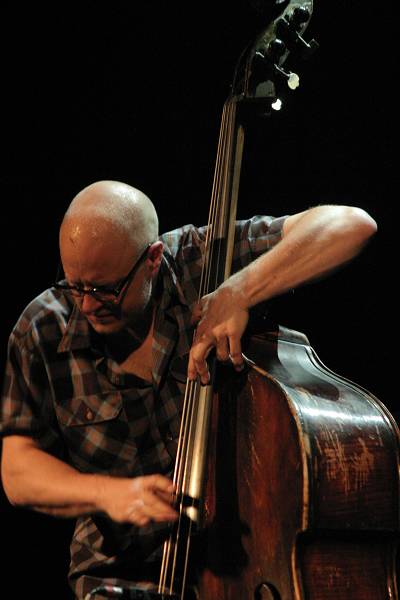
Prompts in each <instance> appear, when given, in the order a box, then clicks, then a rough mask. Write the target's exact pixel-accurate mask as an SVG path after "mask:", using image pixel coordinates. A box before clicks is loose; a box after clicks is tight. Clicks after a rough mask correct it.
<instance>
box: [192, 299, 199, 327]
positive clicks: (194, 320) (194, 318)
mask: <svg viewBox="0 0 400 600" xmlns="http://www.w3.org/2000/svg"><path fill="white" fill-rule="evenodd" d="M201 312H202V311H201V303H200V302H196V304H195V305H194V307H193V309H192V316H191V319H190V322H191V324H192V325H195V324H196V323H198V322H199V321H200V319H201Z"/></svg>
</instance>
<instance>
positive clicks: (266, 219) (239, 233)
mask: <svg viewBox="0 0 400 600" xmlns="http://www.w3.org/2000/svg"><path fill="white" fill-rule="evenodd" d="M287 216H288V215H286V216H283V217H271V216H261V215H258V216H255V217H252V218H251V219H247V220H242V221H237V222H236V230H235V248H234V253H233V265H232V272H236V271H238V270H240V269H242V268H243V267H245V266H247V265H248V264H249V263H251V262H252V261H253V260H255V259H256V258H258V257H259V256H261V254H264V253H265V252H267V251H268V250H271V249H272V248H273V247H274V246H276V244H277V243H278V242H280V240H281V239H282V235H283V233H282V230H283V224H284V222H285V219H286V218H287Z"/></svg>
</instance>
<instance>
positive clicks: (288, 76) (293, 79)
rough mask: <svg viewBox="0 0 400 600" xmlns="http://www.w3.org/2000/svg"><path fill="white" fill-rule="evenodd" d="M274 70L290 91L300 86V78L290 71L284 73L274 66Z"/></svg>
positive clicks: (280, 68)
mask: <svg viewBox="0 0 400 600" xmlns="http://www.w3.org/2000/svg"><path fill="white" fill-rule="evenodd" d="M274 70H275V73H276V74H277V75H279V76H280V77H282V78H283V79H285V80H286V83H287V85H288V87H289V88H290V89H291V90H296V89H297V88H298V87H299V85H300V77H299V76H298V75H297V73H293V72H292V71H285V70H284V69H282V67H279V66H278V65H274Z"/></svg>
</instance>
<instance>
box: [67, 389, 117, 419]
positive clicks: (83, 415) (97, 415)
mask: <svg viewBox="0 0 400 600" xmlns="http://www.w3.org/2000/svg"><path fill="white" fill-rule="evenodd" d="M122 404H123V403H122V396H121V393H120V392H118V391H112V392H101V393H99V394H93V395H86V396H74V397H73V398H71V399H70V400H69V401H68V402H67V403H65V404H62V405H61V404H59V405H57V406H56V412H57V418H58V421H59V423H60V425H61V426H62V427H79V426H85V425H86V426H87V425H100V424H101V423H104V424H106V423H107V422H109V421H112V420H115V419H117V418H118V417H119V415H120V413H121V411H122Z"/></svg>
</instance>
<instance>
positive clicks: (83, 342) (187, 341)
mask: <svg viewBox="0 0 400 600" xmlns="http://www.w3.org/2000/svg"><path fill="white" fill-rule="evenodd" d="M283 221H284V217H281V218H279V219H274V218H272V217H253V218H252V219H250V220H247V221H238V222H237V226H236V236H235V249H234V257H233V269H232V270H233V272H235V271H237V270H239V269H241V268H242V267H244V266H246V265H247V264H248V263H249V262H251V261H252V260H254V258H256V257H257V256H259V255H260V254H262V253H264V252H265V251H267V250H269V249H270V248H272V247H273V246H274V245H275V244H276V243H277V242H278V241H279V240H280V239H281V230H282V224H283ZM205 234H206V228H205V227H203V228H196V227H194V226H193V225H187V226H185V227H182V228H181V229H177V230H175V231H172V232H169V233H167V234H164V235H163V236H161V238H160V239H161V240H162V241H163V242H164V255H163V261H162V265H161V270H160V275H159V279H160V283H161V285H162V297H161V302H160V304H159V306H158V310H157V314H156V321H155V329H154V341H153V359H154V364H153V373H152V379H153V381H152V384H150V383H147V382H145V381H143V380H142V379H139V378H138V377H136V376H134V375H131V374H124V373H121V372H120V371H118V369H117V368H116V364H115V363H114V362H113V360H111V359H110V358H109V357H108V356H107V354H106V352H105V349H104V347H103V344H102V338H101V336H99V335H97V334H94V332H93V330H92V329H91V327H90V325H89V323H88V322H87V320H86V319H85V317H84V316H83V315H82V314H81V313H80V311H79V309H78V308H77V307H76V306H73V305H71V304H70V303H69V301H68V300H67V299H66V297H65V296H64V295H63V294H62V293H61V292H60V291H58V290H55V289H54V288H50V289H48V290H46V291H45V292H43V293H42V294H41V295H40V296H38V297H37V298H36V299H35V300H33V301H32V302H31V303H30V304H29V305H28V307H27V308H26V309H25V311H24V312H23V314H22V315H21V317H20V319H19V320H18V322H17V324H16V326H15V328H14V329H13V331H12V333H11V336H10V341H9V355H8V362H7V369H6V377H5V385H4V393H3V398H2V403H1V420H0V434H1V435H3V436H4V435H12V434H23V435H29V436H32V437H33V438H35V439H37V440H38V442H39V443H40V446H41V447H42V448H43V449H44V450H46V451H48V452H50V453H51V454H53V455H55V456H57V457H59V458H61V459H62V460H64V461H66V462H68V463H69V464H71V465H72V466H74V467H75V468H76V469H78V470H79V471H80V472H82V473H107V474H110V475H114V476H122V477H137V476H140V475H145V474H150V473H163V474H165V475H168V476H170V475H171V474H172V471H173V466H174V457H175V453H176V448H177V438H178V436H179V425H180V407H181V402H182V398H183V395H184V390H185V384H186V369H187V359H188V353H189V350H190V346H191V340H192V336H193V326H192V325H191V323H190V318H191V310H192V307H193V305H194V303H195V302H196V301H197V300H198V288H199V283H200V275H201V269H202V262H203V253H204V245H205ZM164 536H165V526H164V525H155V524H151V525H149V526H146V527H142V528H138V527H135V526H131V525H120V524H117V523H114V522H112V521H111V520H110V519H108V518H107V517H106V516H104V515H91V516H82V517H79V518H78V519H77V522H76V527H75V532H74V535H73V538H72V543H71V565H70V573H69V577H70V582H71V585H72V587H73V589H74V591H75V593H76V595H77V597H79V598H82V597H84V595H85V594H86V593H87V592H88V591H89V590H90V589H93V588H94V587H95V586H96V584H97V585H98V584H99V582H104V581H107V582H110V583H114V584H119V585H123V583H124V582H125V581H138V580H144V579H147V578H149V577H150V578H151V570H152V568H153V565H155V564H156V563H157V560H159V557H160V548H161V545H162V544H161V541H162V539H163V537H164Z"/></svg>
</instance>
